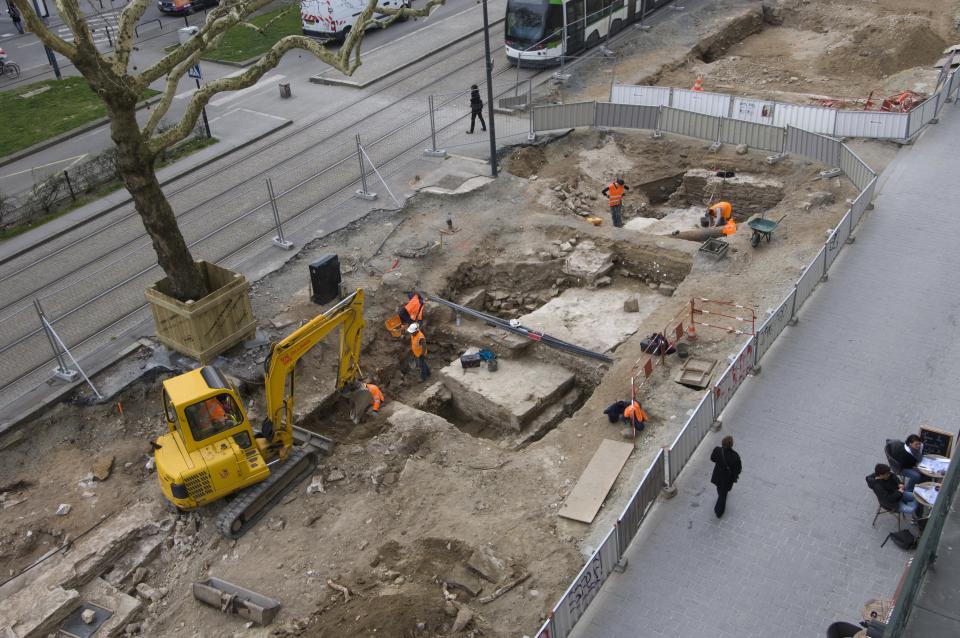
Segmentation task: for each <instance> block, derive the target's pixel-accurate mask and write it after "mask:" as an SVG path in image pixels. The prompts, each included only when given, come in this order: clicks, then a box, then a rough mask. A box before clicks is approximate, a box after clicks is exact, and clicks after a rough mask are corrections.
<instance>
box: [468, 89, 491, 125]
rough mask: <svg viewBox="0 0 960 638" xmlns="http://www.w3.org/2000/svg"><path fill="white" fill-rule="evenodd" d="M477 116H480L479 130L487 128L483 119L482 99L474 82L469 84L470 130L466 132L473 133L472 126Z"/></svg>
mask: <svg viewBox="0 0 960 638" xmlns="http://www.w3.org/2000/svg"><path fill="white" fill-rule="evenodd" d="M477 118H480V130H481V131H486V130H487V123H486V122H484V121H483V100H481V99H480V89H478V88H477V85H476V84H471V85H470V130H469V131H467V133H473V127H474V126H475V122H476V121H477Z"/></svg>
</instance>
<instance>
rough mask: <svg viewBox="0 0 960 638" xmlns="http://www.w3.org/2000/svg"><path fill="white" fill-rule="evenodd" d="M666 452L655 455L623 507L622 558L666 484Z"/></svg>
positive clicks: (620, 526)
mask: <svg viewBox="0 0 960 638" xmlns="http://www.w3.org/2000/svg"><path fill="white" fill-rule="evenodd" d="M664 454H665V452H664V451H663V449H661V450H660V451H659V452H657V455H656V456H655V457H653V461H652V462H651V463H650V467H648V468H647V471H646V473H645V474H644V475H643V478H642V479H640V485H638V486H637V489H636V490H635V491H634V492H633V495H632V496H631V497H630V500H629V501H627V505H626V507H624V508H623V512H622V513H621V514H620V518H618V519H617V541H618V542H619V547H620V558H621V559H622V558H623V555H624V553H626V551H627V548H628V547H629V546H630V541H632V540H633V537H634V536H636V535H637V531H638V530H639V529H640V523H642V522H643V519H645V518H646V517H647V512H649V511H650V508H651V507H653V504H654V502H655V501H656V500H657V497H658V496H660V491H661V490H662V489H663V486H664V485H666V478H667V477H666V476H665V474H664V471H665V465H664V463H663V457H664Z"/></svg>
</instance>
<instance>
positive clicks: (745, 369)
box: [713, 336, 757, 419]
mask: <svg viewBox="0 0 960 638" xmlns="http://www.w3.org/2000/svg"><path fill="white" fill-rule="evenodd" d="M756 340H757V338H756V336H751V337H750V338H749V339H747V342H746V343H745V344H743V347H742V348H741V349H740V352H738V353H737V356H736V358H734V360H733V362H732V363H731V364H730V365H729V366H728V367H727V369H726V370H724V372H723V375H722V376H721V377H720V379H719V380H718V381H717V382H716V383H715V384H714V385H713V418H714V419H719V418H720V413H721V412H723V409H724V408H725V407H727V404H728V403H730V399H732V398H733V395H734V394H735V393H736V391H737V390H738V389H739V388H740V385H741V384H743V381H744V379H746V378H747V375H749V374H750V372H751V371H752V370H753V364H754V363H756V361H757V355H756V346H755V345H754V344H755V342H756Z"/></svg>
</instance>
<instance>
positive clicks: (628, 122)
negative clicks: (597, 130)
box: [596, 102, 660, 130]
mask: <svg viewBox="0 0 960 638" xmlns="http://www.w3.org/2000/svg"><path fill="white" fill-rule="evenodd" d="M659 115H660V107H658V106H635V105H633V104H611V103H609V102H597V120H596V125H597V126H609V127H611V128H643V129H651V130H652V129H655V128H657V117H659Z"/></svg>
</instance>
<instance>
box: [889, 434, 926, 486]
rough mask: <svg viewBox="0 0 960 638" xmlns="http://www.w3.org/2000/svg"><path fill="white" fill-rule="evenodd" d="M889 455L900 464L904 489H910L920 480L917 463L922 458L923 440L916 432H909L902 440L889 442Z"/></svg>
mask: <svg viewBox="0 0 960 638" xmlns="http://www.w3.org/2000/svg"><path fill="white" fill-rule="evenodd" d="M890 457H891V458H893V460H894V461H896V462H897V463H899V464H900V473H901V474H903V478H904V479H905V482H906V489H907V491H908V492H909V491H912V490H913V486H914V485H916V484H917V483H919V482H920V481H921V476H920V472H919V471H918V470H917V464H918V463H920V461H922V460H923V441H921V440H920V437H919V436H917V435H916V434H911V435H910V436H908V437H907V440H906V441H904V442H901V441H893V442H892V443H890Z"/></svg>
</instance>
